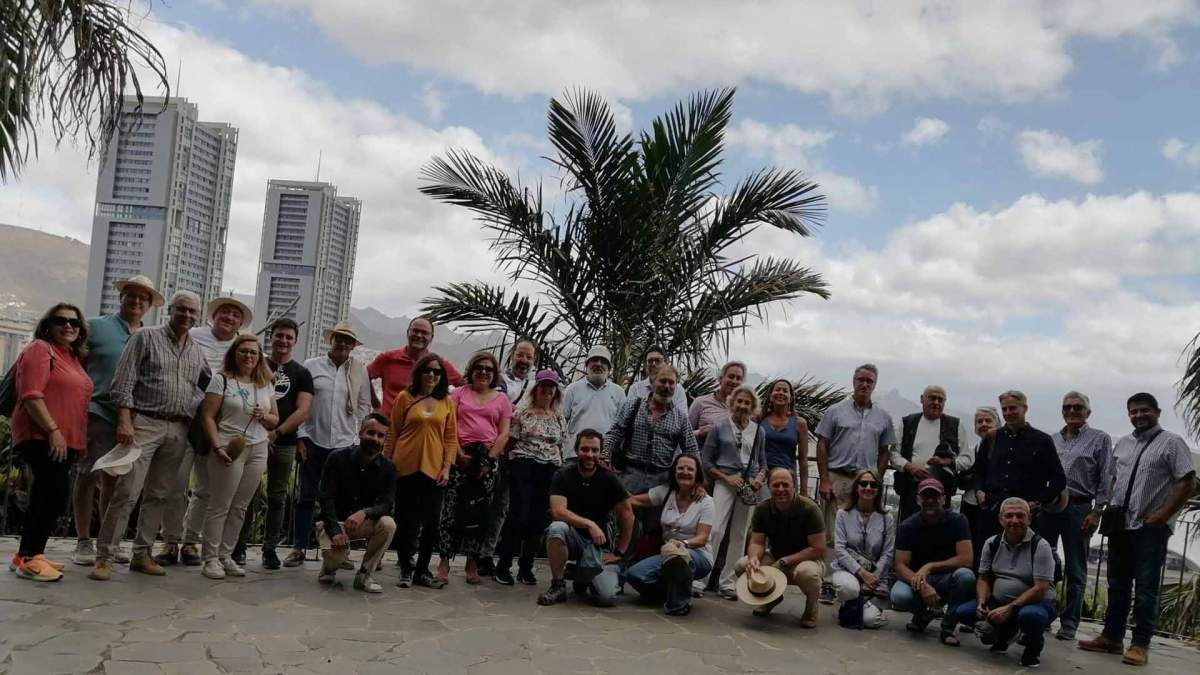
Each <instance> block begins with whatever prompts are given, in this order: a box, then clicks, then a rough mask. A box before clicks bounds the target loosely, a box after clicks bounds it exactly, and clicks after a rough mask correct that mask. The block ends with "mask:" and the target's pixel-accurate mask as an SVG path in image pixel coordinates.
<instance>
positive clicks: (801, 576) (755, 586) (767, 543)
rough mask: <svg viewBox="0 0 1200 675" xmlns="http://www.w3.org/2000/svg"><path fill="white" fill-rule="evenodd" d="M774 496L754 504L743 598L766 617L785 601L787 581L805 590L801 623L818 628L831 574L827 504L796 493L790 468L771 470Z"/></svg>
mask: <svg viewBox="0 0 1200 675" xmlns="http://www.w3.org/2000/svg"><path fill="white" fill-rule="evenodd" d="M767 485H768V486H770V489H771V498H770V499H769V500H767V501H765V502H763V503H761V504H759V505H758V506H756V507H754V513H753V515H751V516H750V546H749V550H748V551H747V553H746V555H745V556H743V557H742V559H741V560H738V561H737V564H736V565H735V566H734V571H735V572H737V574H738V580H737V597H738V599H739V600H741V601H742V602H745V603H747V604H750V605H754V606H755V607H756V608H757V609H755V610H754V614H755V616H766V615H768V614H770V613H771V610H772V609H774V608H775V606H776V605H778V604H779V603H781V602H783V590H784V587H786V586H787V584H789V583H790V584H794V585H796V586H799V587H800V590H801V592H803V593H804V597H805V605H804V614H803V615H801V617H800V625H801V626H803V627H804V628H816V627H817V607H819V604H818V598H819V596H820V594H821V578H822V577H823V576H824V574H825V564H824V562H823V560H824V559H825V518H824V516H823V514H822V513H821V507H819V506H817V503H816V502H814V501H813V500H811V499H809V498H808V497H806V496H804V495H802V494H798V493H797V492H796V482H795V479H794V478H792V472H791V471H790V470H789V469H788V468H787V467H775V468H774V469H772V470H771V471H770V472H769V473H768V474H767Z"/></svg>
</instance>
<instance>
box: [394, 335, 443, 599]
mask: <svg viewBox="0 0 1200 675" xmlns="http://www.w3.org/2000/svg"><path fill="white" fill-rule="evenodd" d="M449 389H450V384H449V382H448V380H447V379H446V368H445V366H444V365H443V363H442V358H441V357H440V356H438V355H437V354H433V353H429V354H426V355H425V356H423V357H421V359H420V360H419V361H417V364H416V365H415V366H414V367H413V371H412V380H411V381H410V382H409V385H408V388H407V389H405V390H404V391H402V392H400V395H399V396H397V397H396V402H395V403H394V404H393V405H392V426H391V428H390V429H389V430H388V436H387V440H386V441H385V442H384V445H383V447H384V454H385V455H386V456H387V457H388V458H389V459H391V460H392V463H393V464H395V465H396V525H397V528H396V530H397V531H396V538H395V539H394V540H393V541H395V542H396V553H397V554H398V555H399V558H400V581H399V583H397V584H396V585H397V586H399V587H400V588H408V587H409V586H411V585H413V584H414V583H416V584H418V585H420V586H426V587H429V588H441V587H443V586H445V585H446V583H445V582H444V581H439V580H437V579H435V578H434V577H433V575H431V574H430V573H429V560H430V558H432V557H433V547H434V544H435V543H436V542H437V538H438V516H439V515H440V514H441V511H442V487H444V486H445V485H446V481H447V480H448V479H449V477H450V466H451V465H452V464H454V460H455V458H456V456H457V453H458V430H457V424H456V421H455V417H456V415H457V411H456V409H455V405H454V399H452V398H450V396H449ZM417 527H420V528H421V543H420V546H419V550H418V553H417V564H416V566H415V567H414V566H413V564H412V558H411V557H410V556H411V555H412V551H411V550H410V547H411V542H412V539H413V536H414V535H415V531H416V529H417ZM414 574H415V576H414Z"/></svg>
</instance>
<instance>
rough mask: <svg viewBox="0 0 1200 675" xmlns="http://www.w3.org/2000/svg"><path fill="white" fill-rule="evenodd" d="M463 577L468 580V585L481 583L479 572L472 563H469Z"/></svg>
mask: <svg viewBox="0 0 1200 675" xmlns="http://www.w3.org/2000/svg"><path fill="white" fill-rule="evenodd" d="M463 576H465V577H466V578H467V583H468V584H478V583H479V582H480V578H479V570H478V568H476V567H475V565H473V564H471V563H467V569H466V571H465V572H464V573H463Z"/></svg>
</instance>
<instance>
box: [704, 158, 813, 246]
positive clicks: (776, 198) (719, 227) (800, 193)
mask: <svg viewBox="0 0 1200 675" xmlns="http://www.w3.org/2000/svg"><path fill="white" fill-rule="evenodd" d="M818 189H819V186H818V185H817V183H816V182H814V181H812V180H809V179H808V178H806V177H805V176H804V175H803V174H802V173H800V172H799V171H780V170H778V169H764V170H761V171H757V172H755V173H753V174H751V175H749V176H747V177H746V178H745V179H743V180H742V181H740V182H739V183H738V184H737V185H735V186H734V187H733V189H732V190H731V191H730V194H729V197H728V198H726V199H725V200H724V201H722V202H720V203H719V204H717V205H716V207H715V209H714V213H713V217H712V222H711V223H710V224H709V226H708V228H707V229H706V230H705V232H704V233H703V236H702V244H701V248H704V249H707V250H711V251H713V253H714V254H719V253H720V252H721V251H723V250H725V249H726V248H728V247H729V246H730V245H732V244H734V243H735V242H738V241H740V240H741V239H742V238H744V237H745V236H746V235H748V234H749V233H750V232H751V231H752V230H753V228H754V227H755V226H757V225H758V224H760V223H767V224H769V225H773V226H775V227H777V228H779V229H781V230H786V231H788V232H794V233H796V234H798V235H800V236H802V237H807V236H810V235H811V234H812V233H813V229H814V228H815V227H817V226H819V225H820V223H821V222H822V221H823V220H824V218H825V195H823V194H821V193H819V192H817V190H818Z"/></svg>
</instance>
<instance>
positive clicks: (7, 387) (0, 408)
mask: <svg viewBox="0 0 1200 675" xmlns="http://www.w3.org/2000/svg"><path fill="white" fill-rule="evenodd" d="M20 362H21V357H20V356H18V357H17V358H16V360H15V361H13V364H12V365H11V366H9V367H8V372H7V373H5V374H4V379H3V380H0V417H7V418H9V419H12V416H13V413H15V412H16V411H17V364H19V363H20ZM50 369H51V370H53V369H54V352H53V351H51V352H50Z"/></svg>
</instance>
